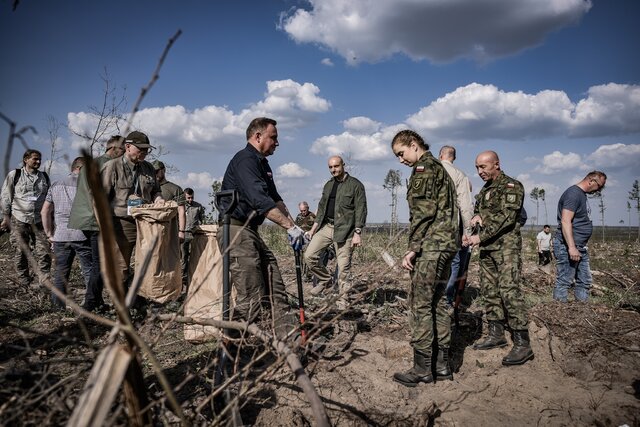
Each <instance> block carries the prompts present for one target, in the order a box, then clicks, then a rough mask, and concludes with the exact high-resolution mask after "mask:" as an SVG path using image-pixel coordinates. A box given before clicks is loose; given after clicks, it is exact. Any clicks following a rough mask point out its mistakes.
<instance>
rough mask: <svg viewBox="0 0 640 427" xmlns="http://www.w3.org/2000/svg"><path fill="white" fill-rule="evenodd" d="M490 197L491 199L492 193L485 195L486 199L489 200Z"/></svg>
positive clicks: (488, 192)
mask: <svg viewBox="0 0 640 427" xmlns="http://www.w3.org/2000/svg"><path fill="white" fill-rule="evenodd" d="M490 197H491V191H487V194H485V195H484V199H485V200H489V198H490Z"/></svg>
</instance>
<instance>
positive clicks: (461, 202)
mask: <svg viewBox="0 0 640 427" xmlns="http://www.w3.org/2000/svg"><path fill="white" fill-rule="evenodd" d="M440 163H442V166H444V169H445V170H446V171H447V173H448V174H449V176H450V177H451V179H452V180H453V183H454V184H455V186H456V199H457V200H458V208H459V209H460V218H461V219H462V226H463V228H464V234H469V233H470V231H469V229H470V227H471V218H473V200H472V199H471V183H470V182H469V177H467V175H466V174H465V173H464V172H462V171H461V170H460V169H458V168H457V167H455V166H454V165H453V163H451V162H450V161H448V160H440Z"/></svg>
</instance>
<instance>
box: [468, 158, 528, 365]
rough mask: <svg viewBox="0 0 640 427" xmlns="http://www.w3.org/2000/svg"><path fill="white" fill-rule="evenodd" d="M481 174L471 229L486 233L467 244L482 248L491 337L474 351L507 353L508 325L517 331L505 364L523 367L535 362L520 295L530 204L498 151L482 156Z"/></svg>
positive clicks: (478, 166)
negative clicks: (525, 211)
mask: <svg viewBox="0 0 640 427" xmlns="http://www.w3.org/2000/svg"><path fill="white" fill-rule="evenodd" d="M476 169H477V171H478V175H480V178H482V180H483V181H485V185H484V187H482V189H481V190H480V193H479V194H478V195H477V196H476V204H475V209H474V217H473V218H471V224H472V226H475V225H476V224H478V225H479V226H480V231H479V233H478V234H476V235H473V236H464V238H463V239H464V243H465V244H467V245H473V246H475V245H479V246H480V283H481V286H482V295H483V297H484V302H485V313H486V316H487V320H488V322H489V334H488V336H487V337H486V338H485V339H484V340H483V341H481V342H478V343H476V344H475V345H474V346H473V348H474V349H476V350H490V349H493V348H501V347H505V346H506V345H507V340H506V339H505V337H504V323H503V321H504V320H507V322H508V325H509V327H510V328H511V330H512V331H513V348H512V349H511V351H510V352H509V354H507V355H506V356H505V357H504V358H503V359H502V364H503V365H506V366H509V365H522V364H523V363H525V362H527V361H528V360H531V359H533V351H532V350H531V346H530V344H529V331H528V321H527V312H526V308H525V305H524V298H523V295H522V292H521V290H520V266H521V262H522V261H521V251H522V236H521V235H520V223H519V221H518V219H519V218H520V211H521V210H522V204H523V202H524V187H523V186H522V184H521V183H520V182H519V181H517V180H515V179H513V178H511V177H509V176H507V175H505V173H504V172H503V171H502V170H501V169H500V159H499V158H498V155H497V154H496V153H495V152H494V151H485V152H482V153H480V154H479V155H478V157H477V158H476ZM503 307H504V308H503Z"/></svg>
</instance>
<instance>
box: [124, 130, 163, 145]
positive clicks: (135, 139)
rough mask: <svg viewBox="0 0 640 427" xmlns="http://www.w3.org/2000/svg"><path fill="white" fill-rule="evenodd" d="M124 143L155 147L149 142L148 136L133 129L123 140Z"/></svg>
mask: <svg viewBox="0 0 640 427" xmlns="http://www.w3.org/2000/svg"><path fill="white" fill-rule="evenodd" d="M124 142H125V144H132V145H135V146H136V147H138V148H156V147H154V146H153V145H151V144H150V143H149V137H148V136H147V135H145V134H144V133H142V132H138V131H137V130H134V131H133V132H131V133H130V134H129V135H127V137H126V138H125V140H124Z"/></svg>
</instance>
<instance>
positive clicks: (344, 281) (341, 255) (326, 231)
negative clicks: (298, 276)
mask: <svg viewBox="0 0 640 427" xmlns="http://www.w3.org/2000/svg"><path fill="white" fill-rule="evenodd" d="M331 245H333V247H334V249H335V251H336V258H337V261H338V284H339V286H340V293H343V292H346V291H348V290H349V288H350V278H351V275H350V273H351V255H352V254H353V248H352V247H351V239H350V238H349V239H347V241H346V242H342V243H338V242H334V241H333V225H331V224H325V225H323V226H322V228H320V230H318V231H317V232H316V233H315V234H314V235H313V238H312V239H311V242H309V246H308V247H307V250H306V251H305V254H304V262H305V263H306V264H307V265H308V266H309V269H310V270H311V273H312V274H315V275H316V277H317V278H318V285H319V286H323V287H326V286H329V284H330V283H331V274H330V273H329V270H328V269H327V267H326V266H324V265H323V264H322V259H321V257H320V256H321V255H322V252H323V251H324V250H325V249H326V248H328V247H329V246H331Z"/></svg>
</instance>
